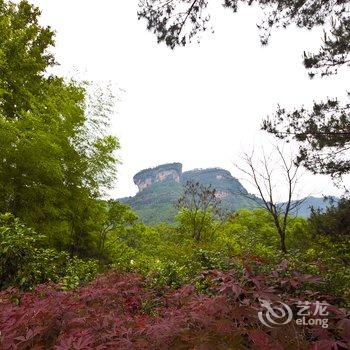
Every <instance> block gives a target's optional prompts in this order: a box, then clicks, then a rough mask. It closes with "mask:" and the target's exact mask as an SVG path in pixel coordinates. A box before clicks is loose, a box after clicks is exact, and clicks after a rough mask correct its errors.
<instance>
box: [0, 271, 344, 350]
mask: <svg viewBox="0 0 350 350" xmlns="http://www.w3.org/2000/svg"><path fill="white" fill-rule="evenodd" d="M277 270H278V269H277ZM201 279H203V280H204V279H205V280H206V282H207V283H208V284H209V285H210V286H211V287H210V288H209V289H208V293H207V294H205V295H204V294H198V293H197V292H196V291H195V288H194V287H193V286H192V285H187V286H183V287H182V288H181V289H179V290H176V291H174V290H169V289H168V290H165V289H163V290H154V289H153V290H152V289H149V288H147V286H146V284H145V282H144V280H142V278H141V277H139V276H137V275H135V274H130V273H129V274H125V273H124V274H120V273H118V272H116V271H111V272H109V273H107V274H105V275H102V276H100V277H98V278H97V279H96V280H95V281H93V282H92V283H90V284H89V285H87V286H83V287H80V288H79V289H77V290H75V291H69V292H64V291H61V290H60V289H59V287H58V286H56V285H52V284H51V285H50V284H47V285H41V286H39V287H38V288H37V289H36V290H35V291H33V292H30V293H20V292H17V291H16V290H13V289H12V290H8V291H6V292H2V293H0V332H1V333H0V348H1V349H4V350H6V349H56V350H64V349H123V350H127V349H133V350H134V349H150V350H151V349H157V350H158V349H159V350H160V349H167V350H168V349H179V350H181V349H203V350H205V349H208V350H215V349H266V350H273V349H276V350H277V349H291V350H294V349H313V350H316V349H318V350H321V349H330V350H331V349H347V348H348V347H349V345H350V319H349V313H348V312H347V311H345V310H343V309H339V308H337V307H335V306H330V307H329V311H331V315H330V316H328V317H329V327H328V328H327V329H325V328H322V327H320V326H297V325H296V324H295V322H294V321H292V322H290V323H289V324H286V325H283V326H282V325H281V326H277V327H275V328H268V327H266V326H264V325H263V324H262V323H261V322H260V321H259V319H258V312H259V311H260V310H262V307H261V306H260V303H259V300H258V298H263V299H269V300H276V301H283V302H284V303H286V304H288V305H290V306H292V307H293V305H295V302H296V301H297V300H302V299H303V298H304V297H305V299H306V300H310V301H312V300H314V301H315V300H317V299H318V300H324V298H326V299H327V297H321V296H319V295H317V293H313V292H311V291H307V290H306V291H305V290H304V291H303V296H302V297H301V296H297V297H296V295H297V294H298V289H297V288H298V287H299V286H300V284H301V283H304V282H308V283H310V282H315V279H314V278H313V277H311V276H302V275H298V274H297V273H295V274H294V275H293V276H290V277H283V278H282V277H280V275H279V272H276V273H274V274H273V276H269V277H264V276H255V275H254V274H253V272H252V271H251V269H249V268H247V269H246V272H245V275H244V276H239V275H238V274H236V273H235V271H229V272H221V271H209V272H207V273H205V274H203V276H201ZM293 289H294V292H295V293H292V292H291V291H292V290H293ZM312 298H314V299H312ZM320 298H321V299H320ZM328 301H331V300H330V299H329V298H328Z"/></svg>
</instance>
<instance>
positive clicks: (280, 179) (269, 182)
mask: <svg viewBox="0 0 350 350" xmlns="http://www.w3.org/2000/svg"><path fill="white" fill-rule="evenodd" d="M275 151H276V152H275V153H276V154H277V155H278V160H277V161H275V160H274V159H273V158H272V157H271V156H266V154H265V153H264V152H263V154H262V156H261V158H260V159H259V158H258V159H256V157H255V155H254V151H253V152H252V153H251V154H248V153H244V154H243V156H242V159H243V164H244V165H243V166H241V165H236V167H237V168H238V169H239V170H240V171H241V172H242V173H243V174H244V175H246V176H247V180H248V181H249V182H250V183H251V184H252V185H253V186H254V187H255V189H256V190H257V192H258V194H259V198H258V197H252V196H250V198H252V199H253V200H255V202H256V203H257V204H258V205H259V206H261V207H263V208H265V209H266V210H267V211H268V212H269V213H270V215H271V218H272V220H273V223H274V225H275V228H276V231H277V233H278V235H279V238H280V249H281V251H282V252H283V253H286V252H287V247H286V242H285V241H286V230H287V224H288V218H289V215H290V214H291V213H293V212H294V211H295V210H296V209H297V208H298V206H299V205H300V204H301V203H302V200H295V198H294V196H295V192H296V188H297V185H298V183H299V179H300V177H299V165H298V164H297V163H296V162H295V159H293V158H292V157H291V158H290V159H288V158H287V157H286V156H285V155H284V154H283V153H282V150H281V149H280V148H279V147H277V146H276V147H275ZM285 191H286V196H287V197H286V200H285V202H283V203H282V202H281V194H282V193H283V192H285Z"/></svg>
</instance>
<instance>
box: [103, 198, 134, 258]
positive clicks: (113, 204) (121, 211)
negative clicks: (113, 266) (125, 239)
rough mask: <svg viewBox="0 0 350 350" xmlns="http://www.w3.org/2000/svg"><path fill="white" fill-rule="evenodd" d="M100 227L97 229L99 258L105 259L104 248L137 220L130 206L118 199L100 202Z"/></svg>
mask: <svg viewBox="0 0 350 350" xmlns="http://www.w3.org/2000/svg"><path fill="white" fill-rule="evenodd" d="M99 220H100V224H99V226H100V229H99V231H98V256H99V260H100V261H102V260H103V259H106V258H107V257H106V249H107V248H108V247H110V246H111V244H113V243H115V242H116V240H117V239H118V238H119V236H120V235H123V233H124V232H125V231H127V229H128V228H130V227H132V226H133V225H134V224H135V223H136V222H137V220H138V217H137V215H136V214H135V213H134V212H133V211H132V210H131V208H130V207H129V206H128V205H126V204H122V203H120V202H118V201H113V200H110V201H108V202H107V203H105V202H102V203H101V213H100V217H99Z"/></svg>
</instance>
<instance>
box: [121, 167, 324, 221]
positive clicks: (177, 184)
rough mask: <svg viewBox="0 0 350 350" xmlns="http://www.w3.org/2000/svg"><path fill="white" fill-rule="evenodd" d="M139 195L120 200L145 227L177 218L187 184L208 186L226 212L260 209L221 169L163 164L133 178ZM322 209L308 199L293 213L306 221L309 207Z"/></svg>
mask: <svg viewBox="0 0 350 350" xmlns="http://www.w3.org/2000/svg"><path fill="white" fill-rule="evenodd" d="M133 180H134V183H135V184H136V185H137V186H138V189H139V192H138V193H137V194H136V195H135V196H134V197H126V198H121V199H119V200H120V201H121V202H123V203H125V204H128V205H130V206H131V207H132V208H133V209H134V210H135V211H136V212H137V213H138V214H139V216H140V218H141V220H142V221H143V222H145V223H146V224H149V225H152V224H158V223H161V222H168V223H173V222H174V218H175V216H176V214H177V209H176V208H175V206H174V203H175V202H176V201H177V199H178V198H179V197H180V196H181V194H182V192H183V187H184V185H185V184H186V182H187V181H194V182H199V183H201V184H203V185H206V186H209V185H211V186H212V187H213V188H215V189H216V195H217V197H218V198H220V200H221V202H222V205H223V207H224V208H225V209H226V210H228V211H232V212H234V211H236V210H239V209H243V208H247V209H253V208H256V207H258V206H259V198H258V197H256V196H254V195H251V194H249V193H248V191H247V190H246V189H245V188H244V186H243V185H242V184H241V183H240V182H239V180H238V179H236V178H234V177H233V176H232V175H231V173H230V172H229V171H227V170H225V169H221V168H208V169H194V170H190V171H186V172H182V164H181V163H169V164H162V165H159V166H157V167H155V168H149V169H144V170H141V171H140V172H138V173H137V174H136V175H135V176H134V178H133ZM310 205H312V206H314V207H315V208H320V209H324V208H325V207H326V206H327V203H325V202H324V201H323V199H322V198H316V197H308V198H306V199H305V201H304V202H303V204H302V205H301V206H300V207H299V208H298V211H297V212H295V213H294V214H295V215H299V216H304V217H307V216H309V215H310V208H309V206H310Z"/></svg>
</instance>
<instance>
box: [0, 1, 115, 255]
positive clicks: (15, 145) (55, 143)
mask: <svg viewBox="0 0 350 350" xmlns="http://www.w3.org/2000/svg"><path fill="white" fill-rule="evenodd" d="M39 16H40V11H39V9H38V8H36V7H34V6H33V5H31V4H29V3H28V2H27V1H20V2H19V3H18V4H16V3H13V2H8V1H0V212H11V213H12V214H14V215H15V216H16V217H18V218H20V219H22V220H23V221H24V222H25V223H26V224H28V225H29V226H31V227H33V228H35V229H37V230H38V231H39V232H47V233H48V241H49V244H52V245H59V246H60V248H69V249H70V250H71V253H79V254H80V253H82V252H83V251H84V252H85V253H88V251H89V249H83V247H82V244H85V243H86V242H85V243H83V242H84V241H86V240H89V239H90V238H91V239H92V235H91V232H92V231H91V229H92V228H93V227H92V226H93V225H92V223H91V218H90V216H89V212H90V211H93V207H94V206H95V205H96V199H97V198H98V197H99V196H100V195H101V193H102V191H103V189H104V188H106V187H108V186H110V185H111V183H112V180H113V178H114V176H115V166H116V164H117V159H116V158H115V155H114V151H115V150H116V149H117V148H118V147H119V143H118V140H117V139H116V138H115V137H112V136H109V135H106V132H105V131H106V126H108V117H109V115H110V112H111V111H112V105H111V103H112V100H111V96H110V95H107V96H106V98H104V99H103V98H101V96H100V94H99V92H98V91H92V92H90V91H91V87H89V85H88V84H87V83H77V82H75V81H73V80H70V81H66V80H65V79H63V78H61V77H58V76H56V75H54V74H50V73H49V68H51V67H52V66H54V64H55V60H54V57H53V55H52V53H51V52H50V50H51V49H52V47H53V45H54V33H53V31H52V30H51V29H50V28H49V27H42V26H41V25H40V24H39V22H38V20H39ZM83 237H85V239H83ZM88 237H90V238H89V239H88Z"/></svg>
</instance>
